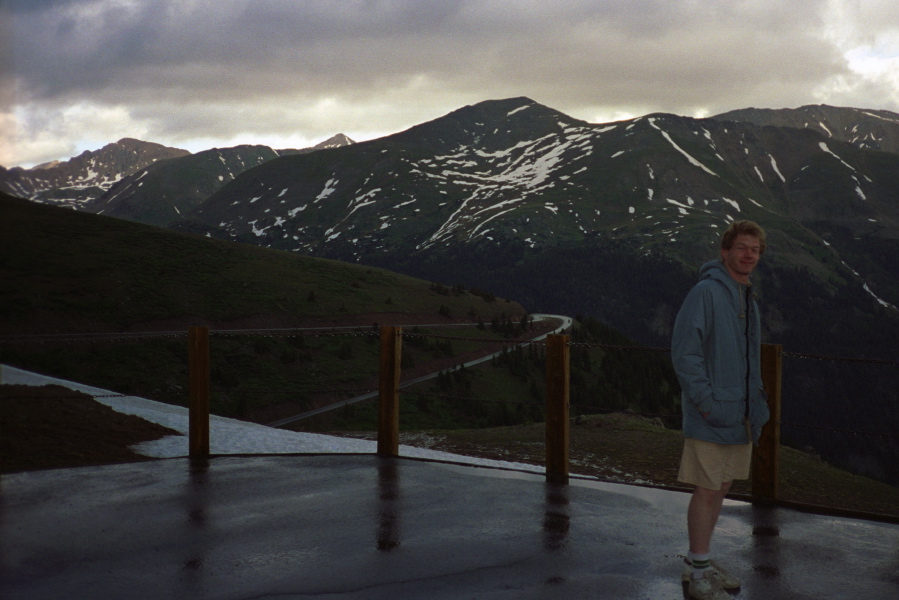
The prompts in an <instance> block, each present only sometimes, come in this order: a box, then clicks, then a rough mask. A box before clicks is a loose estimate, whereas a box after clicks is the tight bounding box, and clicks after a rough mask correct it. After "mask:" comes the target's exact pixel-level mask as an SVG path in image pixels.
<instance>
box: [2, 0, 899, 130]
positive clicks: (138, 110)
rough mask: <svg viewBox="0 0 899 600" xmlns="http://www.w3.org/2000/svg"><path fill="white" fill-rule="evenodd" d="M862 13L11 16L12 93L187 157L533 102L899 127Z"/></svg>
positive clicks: (772, 9)
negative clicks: (811, 112)
mask: <svg viewBox="0 0 899 600" xmlns="http://www.w3.org/2000/svg"><path fill="white" fill-rule="evenodd" d="M859 4H861V3H853V2H850V1H848V0H846V1H845V2H844V1H841V0H793V1H791V2H789V3H785V2H782V1H781V0H757V1H755V2H732V1H730V0H629V1H620V0H616V1H613V0H567V1H559V2H555V1H553V0H527V1H501V0H341V1H340V2H334V1H333V0H304V1H303V2H281V1H277V0H232V1H227V2H222V1H221V0H80V1H75V0H73V1H68V2H66V1H62V0H55V1H54V0H43V1H37V2H35V1H29V2H25V1H24V0H13V1H10V0H2V3H0V11H2V12H4V13H5V14H4V15H0V16H4V17H6V16H8V17H10V18H11V19H12V23H13V33H14V35H13V36H12V37H13V47H14V50H15V53H14V64H13V65H12V67H11V69H7V72H6V74H5V75H4V79H3V81H4V82H5V84H6V87H9V84H10V77H14V80H15V84H16V90H17V92H16V94H17V95H16V100H15V103H16V104H17V105H18V106H19V107H20V112H21V111H22V110H28V109H33V110H41V111H49V112H51V113H52V111H53V110H54V109H55V110H59V111H63V110H64V109H65V108H66V107H68V106H72V105H78V104H91V105H97V106H108V107H126V109H127V111H128V114H129V115H130V116H131V119H132V120H133V121H134V122H139V123H141V124H142V127H144V128H145V132H146V133H147V134H150V135H158V136H161V137H168V138H172V139H176V138H180V139H189V138H191V137H203V138H209V139H214V138H216V137H220V138H222V139H230V138H234V137H237V136H240V135H252V134H256V135H264V134H267V135H278V134H281V135H284V133H285V132H286V131H300V132H303V134H304V135H305V136H307V137H321V136H324V135H330V134H333V133H335V132H337V131H353V130H354V129H355V131H359V132H364V131H369V132H390V131H395V130H398V129H400V128H405V127H408V126H411V125H413V124H415V123H417V122H420V121H421V120H425V119H428V118H435V117H437V116H439V115H441V114H444V113H445V112H448V111H449V110H452V109H454V108H457V107H458V106H460V105H461V104H466V103H473V102H477V101H480V100H486V99H490V98H500V97H508V96H521V95H525V96H530V97H532V98H533V99H535V100H537V101H538V102H542V103H544V104H547V105H550V106H552V107H553V108H557V109H559V110H562V111H563V112H567V113H568V114H571V115H572V116H576V117H579V118H585V119H588V120H589V119H593V118H594V117H601V116H602V115H614V114H642V113H645V112H656V111H664V112H675V113H679V114H701V113H704V114H712V113H715V112H721V111H724V110H730V109H734V108H740V107H744V106H767V107H773V108H778V107H782V106H798V105H800V104H809V103H815V102H827V103H835V102H833V101H831V98H835V99H839V100H840V101H841V102H842V103H843V104H844V105H845V104H847V103H848V104H850V105H857V106H865V107H870V108H885V109H888V110H897V111H899V91H897V89H896V86H897V85H899V83H896V82H895V81H894V80H893V81H889V80H882V79H873V80H871V79H864V78H862V77H861V76H860V75H859V74H858V73H856V72H853V71H852V70H851V69H850V65H849V63H848V62H847V60H846V58H845V56H844V53H845V51H846V50H847V49H849V48H852V47H855V46H861V45H866V44H867V45H870V46H872V47H874V46H876V45H877V44H880V46H881V47H886V48H887V50H890V49H891V50H893V51H896V52H897V53H899V15H897V14H896V13H897V12H899V11H895V10H894V9H893V8H892V0H889V1H887V0H871V1H870V2H867V3H864V6H859ZM891 36H895V37H891ZM884 44H886V46H884ZM890 44H896V46H895V47H893V46H891V45H890ZM23 107H24V108H23ZM60 118H62V117H60ZM63 120H64V119H63ZM63 128H64V127H63ZM29 135H35V133H34V132H30V131H29V130H28V128H27V127H26V128H25V131H24V132H22V135H21V136H20V141H19V143H20V145H21V146H23V147H24V145H26V144H27V143H28V136H29ZM154 141H159V140H154Z"/></svg>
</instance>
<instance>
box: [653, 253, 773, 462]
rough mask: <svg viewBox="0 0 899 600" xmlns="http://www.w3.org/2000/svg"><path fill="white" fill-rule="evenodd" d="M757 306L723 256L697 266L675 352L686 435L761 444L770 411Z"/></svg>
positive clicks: (679, 320) (677, 326)
mask: <svg viewBox="0 0 899 600" xmlns="http://www.w3.org/2000/svg"><path fill="white" fill-rule="evenodd" d="M760 332H761V326H760V323H759V309H758V305H757V304H756V302H755V300H754V299H753V298H752V293H751V289H750V287H749V286H746V285H743V284H741V283H739V282H738V281H736V280H735V279H734V278H733V277H731V276H730V273H728V271H727V267H726V266H725V265H724V263H722V262H721V261H717V260H716V261H711V262H708V263H706V264H704V265H703V266H702V268H701V269H700V270H699V283H697V284H696V285H695V286H694V287H693V289H692V290H690V293H689V294H687V298H686V299H685V300H684V304H683V306H682V307H681V309H680V312H679V313H678V314H677V319H676V320H675V322H674V331H673V334H672V338H671V356H672V360H673V362H674V370H675V372H676V373H677V378H678V381H679V382H680V385H681V390H682V394H681V410H682V411H683V434H684V437H688V438H696V439H700V440H705V441H708V442H715V443H718V444H745V443H748V442H749V441H750V439H749V435H748V433H747V427H746V422H747V420H748V423H749V425H750V427H751V431H752V440H751V441H752V442H753V443H755V444H757V443H758V439H759V435H760V434H761V430H762V426H763V425H764V424H765V423H767V422H768V418H769V416H770V413H769V410H768V402H767V396H766V395H765V392H764V390H763V389H762V374H761V366H760V365H761V342H760V338H761V333H760Z"/></svg>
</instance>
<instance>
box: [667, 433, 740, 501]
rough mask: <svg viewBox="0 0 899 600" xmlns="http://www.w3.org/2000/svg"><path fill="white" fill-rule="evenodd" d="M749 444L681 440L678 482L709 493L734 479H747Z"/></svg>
mask: <svg viewBox="0 0 899 600" xmlns="http://www.w3.org/2000/svg"><path fill="white" fill-rule="evenodd" d="M750 462H752V444H751V443H749V444H716V443H715V442H706V441H704V440H697V439H693V438H686V439H685V440H684V453H683V455H681V460H680V470H679V471H678V473H677V480H678V481H680V482H682V483H691V484H693V485H698V486H699V487H704V488H706V489H708V490H720V489H721V486H722V485H723V484H725V483H727V482H729V481H733V480H734V479H748V478H749V464H750Z"/></svg>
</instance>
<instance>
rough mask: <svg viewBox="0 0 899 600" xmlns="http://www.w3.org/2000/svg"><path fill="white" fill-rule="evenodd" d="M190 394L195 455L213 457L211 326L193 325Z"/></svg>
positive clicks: (189, 337)
mask: <svg viewBox="0 0 899 600" xmlns="http://www.w3.org/2000/svg"><path fill="white" fill-rule="evenodd" d="M187 347H188V357H189V363H190V367H189V374H188V397H189V400H190V424H189V433H190V437H189V440H188V444H189V447H190V457H191V458H208V457H209V328H208V327H189V328H188V330H187Z"/></svg>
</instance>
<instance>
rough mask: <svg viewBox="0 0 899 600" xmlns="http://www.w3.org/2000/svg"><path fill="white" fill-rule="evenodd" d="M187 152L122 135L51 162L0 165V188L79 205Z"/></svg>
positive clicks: (63, 204) (23, 195) (39, 199)
mask: <svg viewBox="0 0 899 600" xmlns="http://www.w3.org/2000/svg"><path fill="white" fill-rule="evenodd" d="M189 154H190V152H188V151H187V150H180V149H178V148H169V147H166V146H163V145H161V144H154V143H151V142H142V141H140V140H134V139H130V138H123V139H121V140H119V141H118V142H115V143H113V144H107V145H106V146H103V147H102V148H101V149H99V150H97V151H94V152H91V151H90V150H86V151H84V152H83V153H81V154H80V155H78V156H76V157H74V158H72V159H70V160H67V161H64V162H60V161H53V162H50V163H45V164H43V165H38V166H36V167H34V168H32V169H22V168H20V167H14V168H12V169H5V168H3V167H0V190H2V191H4V192H7V193H8V194H12V195H14V196H19V197H22V198H30V199H32V200H35V201H38V202H43V203H46V204H55V205H58V206H67V207H70V208H80V207H81V206H83V205H84V204H85V203H86V202H88V201H90V200H92V199H93V198H96V197H98V196H100V195H101V194H103V193H104V192H105V191H106V190H108V189H109V188H111V187H112V186H113V185H114V184H116V183H117V182H119V181H121V180H122V179H123V178H125V177H127V176H129V175H131V174H132V173H134V172H135V171H137V170H139V169H143V168H145V167H148V166H150V165H152V164H154V163H156V162H158V161H161V160H166V159H170V158H178V157H182V156H188V155H189Z"/></svg>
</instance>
